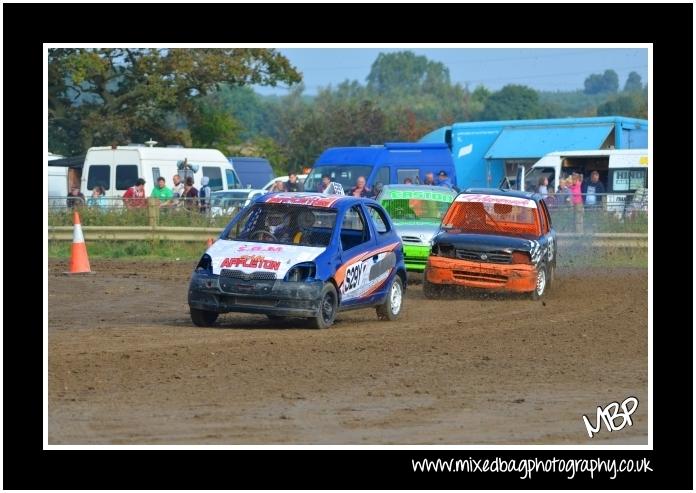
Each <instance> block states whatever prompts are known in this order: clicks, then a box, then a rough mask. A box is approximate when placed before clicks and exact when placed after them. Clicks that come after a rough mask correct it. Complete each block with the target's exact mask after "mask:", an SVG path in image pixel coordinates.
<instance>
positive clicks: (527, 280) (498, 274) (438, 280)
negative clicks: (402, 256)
mask: <svg viewBox="0 0 696 493" xmlns="http://www.w3.org/2000/svg"><path fill="white" fill-rule="evenodd" d="M425 278H426V279H427V280H428V281H429V282H431V283H433V284H448V285H455V286H464V287H469V288H482V289H490V290H496V291H512V292H517V293H525V292H530V291H534V289H535V288H536V280H537V271H536V268H535V267H534V266H533V265H529V264H493V263H486V262H472V261H469V260H459V259H452V258H443V257H433V256H431V257H429V258H428V265H427V268H426V271H425Z"/></svg>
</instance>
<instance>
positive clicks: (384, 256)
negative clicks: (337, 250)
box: [341, 252, 396, 301]
mask: <svg viewBox="0 0 696 493" xmlns="http://www.w3.org/2000/svg"><path fill="white" fill-rule="evenodd" d="M395 265H396V255H394V252H383V253H380V254H378V255H375V256H373V257H370V258H368V259H366V260H363V261H360V262H355V263H354V264H352V265H350V266H349V267H348V269H346V278H345V281H344V282H343V286H341V294H342V298H343V300H344V301H347V300H352V299H357V298H361V297H363V296H369V295H370V294H372V293H373V292H374V291H375V290H376V289H377V288H378V287H379V286H380V285H381V284H382V283H383V282H384V281H385V280H386V279H387V278H388V277H389V274H390V273H391V271H392V269H393V268H394V266H395Z"/></svg>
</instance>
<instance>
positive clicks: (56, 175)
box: [47, 152, 68, 207]
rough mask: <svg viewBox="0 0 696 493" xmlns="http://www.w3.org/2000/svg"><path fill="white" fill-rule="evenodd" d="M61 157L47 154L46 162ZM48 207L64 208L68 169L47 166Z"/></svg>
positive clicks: (60, 157)
mask: <svg viewBox="0 0 696 493" xmlns="http://www.w3.org/2000/svg"><path fill="white" fill-rule="evenodd" d="M62 158H63V156H59V155H58V154H52V153H50V152H49V153H48V160H49V161H53V160H55V159H62ZM47 174H48V187H47V188H48V205H49V207H51V206H64V205H65V197H67V195H68V168H67V167H65V166H48V172H47Z"/></svg>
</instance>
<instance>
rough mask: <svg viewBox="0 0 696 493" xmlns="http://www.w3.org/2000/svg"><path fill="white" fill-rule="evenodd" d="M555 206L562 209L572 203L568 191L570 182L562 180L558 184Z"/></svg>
mask: <svg viewBox="0 0 696 493" xmlns="http://www.w3.org/2000/svg"><path fill="white" fill-rule="evenodd" d="M553 199H554V200H553V204H554V205H555V206H556V207H562V206H565V205H568V202H569V201H570V190H569V189H568V180H567V179H565V178H561V180H560V181H559V182H558V192H556V195H554V198H553Z"/></svg>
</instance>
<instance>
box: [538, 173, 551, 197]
mask: <svg viewBox="0 0 696 493" xmlns="http://www.w3.org/2000/svg"><path fill="white" fill-rule="evenodd" d="M536 191H537V193H538V194H539V195H541V198H542V199H545V198H547V197H548V196H549V179H548V178H547V177H546V176H540V177H539V184H538V185H537V190H536Z"/></svg>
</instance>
